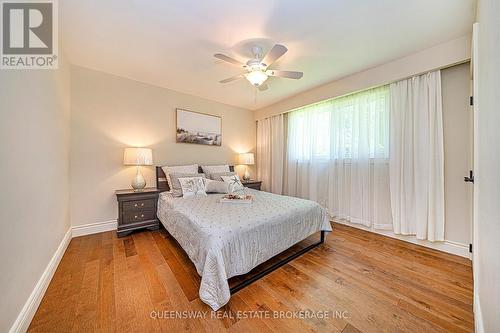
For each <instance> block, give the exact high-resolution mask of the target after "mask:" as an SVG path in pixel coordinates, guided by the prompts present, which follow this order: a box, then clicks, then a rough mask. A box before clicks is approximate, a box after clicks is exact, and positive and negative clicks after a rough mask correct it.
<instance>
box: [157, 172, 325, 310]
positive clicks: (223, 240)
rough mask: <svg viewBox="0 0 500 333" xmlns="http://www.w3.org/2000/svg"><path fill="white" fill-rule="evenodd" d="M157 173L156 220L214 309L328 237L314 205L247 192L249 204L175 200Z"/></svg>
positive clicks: (319, 209) (205, 198)
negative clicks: (232, 282) (315, 237)
mask: <svg viewBox="0 0 500 333" xmlns="http://www.w3.org/2000/svg"><path fill="white" fill-rule="evenodd" d="M156 170H157V171H156V172H157V187H158V188H159V189H160V190H163V191H164V192H162V193H160V196H159V199H158V212H157V216H158V218H159V220H160V221H161V223H162V224H163V226H164V227H165V229H166V230H167V231H168V233H170V234H171V235H172V236H173V237H174V238H175V239H176V240H177V242H178V243H179V244H180V246H181V247H182V248H183V250H184V251H185V252H186V253H187V255H188V256H189V258H190V259H191V261H192V262H193V263H194V265H195V267H196V270H197V272H198V274H199V275H200V276H201V283H200V290H199V296H200V299H201V300H202V301H203V302H204V303H206V304H208V305H209V306H210V307H211V308H212V309H213V310H218V309H219V308H221V307H222V306H224V305H225V304H226V303H227V302H228V301H229V299H230V296H231V294H232V293H235V292H236V291H238V290H240V289H241V288H243V287H245V286H246V285H248V284H250V283H252V282H253V281H255V280H257V279H258V278H260V277H262V276H264V275H266V274H267V273H269V272H271V271H273V270H274V269H276V268H277V267H280V266H282V265H283V264H285V263H286V262H289V261H290V260H292V259H294V258H296V257H297V256H299V255H301V254H302V253H305V252H307V251H309V250H310V249H312V248H314V247H315V246H318V245H319V244H321V243H323V241H324V237H325V232H329V231H332V229H331V225H330V222H329V218H328V214H327V212H326V211H325V209H324V208H322V207H321V206H320V205H318V204H317V203H315V202H313V201H309V200H304V199H299V198H294V197H287V196H282V195H276V194H272V193H268V192H262V191H257V190H253V189H249V188H245V190H244V191H245V193H246V194H250V195H252V196H253V197H254V199H255V200H254V202H252V203H251V204H231V203H221V202H219V200H220V198H221V197H222V196H223V194H208V195H207V196H201V195H199V196H194V197H189V198H182V197H174V196H172V195H171V194H170V193H169V192H168V185H167V183H166V181H165V174H164V173H163V170H162V169H161V167H157V169H156ZM317 232H321V236H320V240H319V241H318V242H317V243H314V244H311V245H309V246H308V247H306V248H304V249H302V250H301V251H299V252H297V253H295V254H293V255H292V256H289V257H287V258H286V259H284V260H282V261H280V262H278V263H276V264H274V265H272V266H271V267H269V268H268V269H266V271H264V272H261V273H260V274H257V275H255V276H254V277H253V278H252V279H251V281H243V282H242V283H240V284H239V285H237V286H235V287H233V288H229V284H228V279H229V278H231V277H233V276H237V275H242V274H246V273H248V272H249V271H251V270H252V269H253V268H254V267H256V266H258V265H259V264H261V263H263V262H265V261H267V260H268V259H270V258H272V257H274V256H275V255H277V254H279V253H281V252H283V251H285V250H286V249H288V248H290V247H291V246H293V245H294V244H296V243H298V242H300V241H302V240H304V239H305V238H307V237H309V236H311V235H312V234H314V233H317Z"/></svg>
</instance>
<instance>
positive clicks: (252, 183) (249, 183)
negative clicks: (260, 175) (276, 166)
mask: <svg viewBox="0 0 500 333" xmlns="http://www.w3.org/2000/svg"><path fill="white" fill-rule="evenodd" d="M241 183H242V184H243V186H245V187H248V188H252V189H254V190H257V191H260V185H261V184H262V181H260V180H242V181H241Z"/></svg>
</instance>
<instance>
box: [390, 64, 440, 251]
mask: <svg viewBox="0 0 500 333" xmlns="http://www.w3.org/2000/svg"><path fill="white" fill-rule="evenodd" d="M390 95H391V104H390V105H391V108H390V109H391V131H390V138H391V148H390V156H391V158H390V184H391V206H392V216H393V223H394V232H395V233H397V234H403V235H416V237H417V238H418V239H428V240H431V241H442V240H444V152H443V117H442V102H441V73H440V71H436V72H431V73H427V74H424V75H420V76H416V77H413V78H410V79H407V80H403V81H399V82H396V83H393V84H391V85H390Z"/></svg>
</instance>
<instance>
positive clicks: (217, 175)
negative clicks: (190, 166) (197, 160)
mask: <svg viewBox="0 0 500 333" xmlns="http://www.w3.org/2000/svg"><path fill="white" fill-rule="evenodd" d="M234 175H236V172H232V171H229V172H216V173H211V174H210V175H207V178H210V179H212V180H220V181H222V178H221V177H222V176H234Z"/></svg>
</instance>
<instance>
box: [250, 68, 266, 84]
mask: <svg viewBox="0 0 500 333" xmlns="http://www.w3.org/2000/svg"><path fill="white" fill-rule="evenodd" d="M245 77H246V79H247V80H248V82H250V83H251V84H252V85H253V86H255V87H258V86H260V85H261V84H262V83H264V82H265V81H266V80H267V78H268V76H267V74H266V73H264V72H263V71H260V70H256V71H252V72H249V73H247V74H245Z"/></svg>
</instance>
